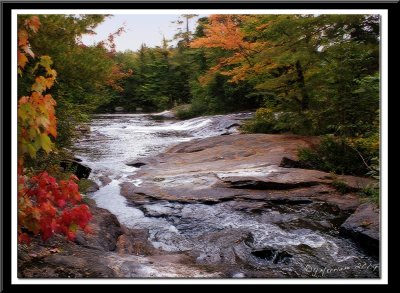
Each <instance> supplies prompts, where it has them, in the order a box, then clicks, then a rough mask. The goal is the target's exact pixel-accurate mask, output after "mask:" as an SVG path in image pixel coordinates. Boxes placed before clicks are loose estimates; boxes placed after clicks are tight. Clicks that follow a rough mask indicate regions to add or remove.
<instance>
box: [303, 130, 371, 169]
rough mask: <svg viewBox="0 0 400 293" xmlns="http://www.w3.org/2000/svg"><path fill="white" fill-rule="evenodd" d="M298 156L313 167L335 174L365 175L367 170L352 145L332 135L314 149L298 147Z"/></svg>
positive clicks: (366, 155)
mask: <svg viewBox="0 0 400 293" xmlns="http://www.w3.org/2000/svg"><path fill="white" fill-rule="evenodd" d="M364 156H365V158H367V157H368V154H364ZM298 157H299V159H300V161H301V162H303V163H306V164H308V165H310V166H311V167H312V168H313V169H318V170H323V171H327V172H334V173H337V174H351V175H366V174H367V172H368V171H369V169H368V168H367V166H366V165H365V164H364V162H363V160H362V159H361V157H360V154H359V153H358V152H357V151H356V150H355V149H354V147H352V146H350V145H349V144H348V143H347V141H346V140H345V139H337V138H335V137H332V136H326V137H325V138H323V139H322V141H321V143H320V145H319V146H318V147H317V148H316V149H300V150H299V152H298Z"/></svg>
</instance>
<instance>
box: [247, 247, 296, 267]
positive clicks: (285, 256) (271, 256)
mask: <svg viewBox="0 0 400 293" xmlns="http://www.w3.org/2000/svg"><path fill="white" fill-rule="evenodd" d="M251 254H252V255H254V256H255V257H257V258H259V259H262V260H267V261H269V262H272V263H274V264H277V263H285V264H288V263H289V262H290V259H291V258H292V257H293V256H292V255H291V254H290V253H288V252H286V251H278V250H276V249H273V248H266V249H262V250H256V251H253V252H252V253H251Z"/></svg>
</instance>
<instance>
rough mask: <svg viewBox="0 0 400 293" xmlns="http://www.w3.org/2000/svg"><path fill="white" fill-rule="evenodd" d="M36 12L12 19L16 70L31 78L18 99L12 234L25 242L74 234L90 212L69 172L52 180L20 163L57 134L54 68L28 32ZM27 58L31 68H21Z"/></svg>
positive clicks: (34, 26)
mask: <svg viewBox="0 0 400 293" xmlns="http://www.w3.org/2000/svg"><path fill="white" fill-rule="evenodd" d="M40 26H41V22H40V19H39V17H38V16H20V17H19V19H18V52H17V54H18V73H19V76H23V75H24V74H30V73H28V72H32V76H31V79H32V80H34V82H33V84H32V86H31V87H30V89H29V90H28V91H27V95H25V96H22V97H20V98H19V100H18V195H17V202H18V240H19V242H20V243H28V244H29V242H30V238H31V237H32V236H36V235H40V236H41V238H42V239H43V240H46V239H48V238H49V237H51V236H52V235H53V234H54V233H60V234H64V235H66V236H67V237H68V239H71V240H72V239H74V237H75V233H76V230H77V229H78V228H81V229H84V230H85V231H88V226H87V225H88V222H89V220H90V218H91V217H92V215H91V213H90V211H89V208H88V206H87V205H85V204H80V201H81V194H80V193H79V190H78V185H77V184H76V182H75V181H76V180H78V179H77V178H76V177H75V176H71V178H70V179H68V180H61V181H59V182H57V180H56V179H55V178H54V177H52V176H50V175H49V174H48V173H47V172H46V171H42V172H39V173H37V174H35V172H34V171H33V170H32V169H30V168H27V167H26V166H25V161H26V160H27V159H29V158H30V159H35V158H36V156H37V153H38V152H45V153H47V154H48V153H50V152H51V151H52V150H53V149H54V143H53V142H52V139H55V138H56V137H57V127H56V126H57V124H56V123H57V120H56V116H55V106H56V101H55V100H54V99H53V97H52V95H51V94H50V93H48V91H49V90H50V89H51V88H52V87H53V85H54V82H55V80H56V76H57V73H56V71H55V70H54V69H53V68H52V63H53V61H52V59H51V58H50V57H49V56H46V55H42V56H39V57H37V56H35V54H34V52H33V51H32V49H31V43H30V36H31V35H34V34H36V33H37V32H38V30H39V28H40ZM28 63H33V64H34V65H33V69H32V71H27V70H26V66H27V64H28Z"/></svg>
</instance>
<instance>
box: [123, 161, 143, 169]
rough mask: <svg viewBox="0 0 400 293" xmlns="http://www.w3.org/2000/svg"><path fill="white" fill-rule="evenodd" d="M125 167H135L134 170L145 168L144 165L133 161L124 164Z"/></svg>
mask: <svg viewBox="0 0 400 293" xmlns="http://www.w3.org/2000/svg"><path fill="white" fill-rule="evenodd" d="M126 165H128V166H131V167H135V168H140V167H142V166H145V165H146V163H143V162H137V161H133V162H128V163H126Z"/></svg>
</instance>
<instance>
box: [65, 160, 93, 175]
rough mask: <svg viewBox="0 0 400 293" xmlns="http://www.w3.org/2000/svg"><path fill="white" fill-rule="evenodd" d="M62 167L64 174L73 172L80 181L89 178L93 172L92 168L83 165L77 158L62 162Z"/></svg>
mask: <svg viewBox="0 0 400 293" xmlns="http://www.w3.org/2000/svg"><path fill="white" fill-rule="evenodd" d="M60 166H61V168H63V171H64V172H65V171H67V170H71V171H72V173H74V174H75V175H76V177H78V178H79V179H82V178H85V179H87V178H89V175H90V172H92V169H91V168H89V167H87V166H85V165H83V164H82V163H81V160H80V159H77V158H73V159H67V160H62V161H61V163H60Z"/></svg>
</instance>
